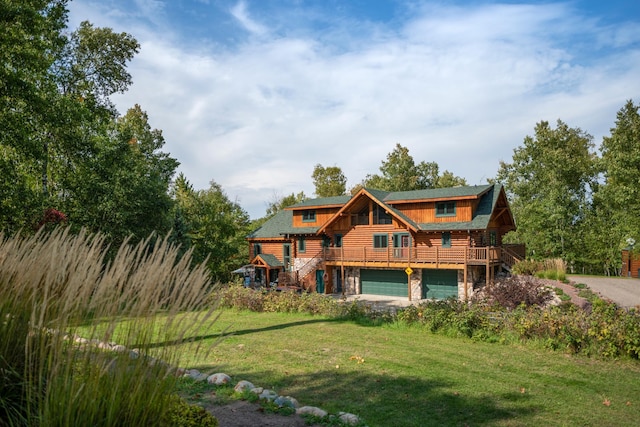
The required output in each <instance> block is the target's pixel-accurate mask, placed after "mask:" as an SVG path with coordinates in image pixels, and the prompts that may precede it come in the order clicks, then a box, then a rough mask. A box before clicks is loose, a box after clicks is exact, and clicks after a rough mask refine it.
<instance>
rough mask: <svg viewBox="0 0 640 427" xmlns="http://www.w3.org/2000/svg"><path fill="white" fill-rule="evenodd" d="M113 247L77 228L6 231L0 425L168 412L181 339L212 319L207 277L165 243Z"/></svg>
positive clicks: (155, 416)
mask: <svg viewBox="0 0 640 427" xmlns="http://www.w3.org/2000/svg"><path fill="white" fill-rule="evenodd" d="M106 253H107V245H106V242H105V239H104V237H102V236H100V235H90V234H88V233H85V232H81V233H79V234H78V235H71V234H70V233H69V232H68V229H58V230H56V231H54V232H52V233H50V234H47V233H38V234H36V235H34V236H13V237H7V236H0V425H24V426H38V425H43V426H44V425H46V426H76V425H91V426H115V425H162V424H163V421H164V420H166V419H167V418H166V414H167V409H168V408H169V407H170V405H169V403H170V401H171V396H170V392H171V390H172V388H173V381H174V379H175V369H174V368H175V367H177V366H180V362H181V360H180V355H181V352H182V351H184V349H181V350H178V347H177V346H176V345H174V344H180V343H184V342H187V341H189V336H190V334H189V333H190V331H194V330H196V329H197V328H200V327H202V326H203V324H205V323H208V322H211V321H213V320H214V317H213V316H212V314H213V312H214V308H215V305H212V304H211V298H208V294H209V293H210V291H211V289H210V288H211V281H210V277H209V275H208V273H207V270H206V268H205V267H204V266H195V267H191V258H190V254H189V253H187V254H186V255H185V256H182V257H180V256H179V252H178V248H176V247H173V246H171V245H170V244H169V243H168V240H167V239H157V240H151V239H148V240H146V241H143V242H140V243H139V244H137V245H130V244H128V243H127V242H125V243H124V244H123V245H122V246H121V247H120V248H119V249H118V251H117V253H116V255H115V256H114V257H113V258H112V259H111V260H107V259H106V258H105V256H106ZM205 305H208V307H206V306H205ZM187 312H189V315H184V313H187ZM192 345H193V346H194V347H195V348H194V349H193V350H192V351H196V352H197V351H202V350H203V349H199V348H198V343H197V342H194V343H192Z"/></svg>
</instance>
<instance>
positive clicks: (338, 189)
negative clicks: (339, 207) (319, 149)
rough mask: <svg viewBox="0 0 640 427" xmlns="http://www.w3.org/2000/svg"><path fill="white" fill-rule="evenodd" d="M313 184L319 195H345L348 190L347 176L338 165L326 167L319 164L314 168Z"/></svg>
mask: <svg viewBox="0 0 640 427" xmlns="http://www.w3.org/2000/svg"><path fill="white" fill-rule="evenodd" d="M311 178H313V185H315V187H316V192H315V193H316V196H317V197H333V196H343V195H344V194H345V192H346V190H347V178H346V177H345V176H344V174H343V173H342V169H340V168H339V167H337V166H329V167H326V168H325V167H324V166H322V165H321V164H317V165H316V166H315V167H314V168H313V174H311Z"/></svg>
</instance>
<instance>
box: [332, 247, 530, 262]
mask: <svg viewBox="0 0 640 427" xmlns="http://www.w3.org/2000/svg"><path fill="white" fill-rule="evenodd" d="M512 246H514V245H512ZM522 247H524V246H522ZM519 252H521V251H520V249H519V248H517V249H516V248H509V249H506V248H502V247H493V246H491V247H453V248H442V247H438V246H434V247H418V248H373V247H360V248H344V247H343V248H325V249H324V259H325V261H330V262H331V261H333V262H338V261H340V262H348V263H360V264H364V265H366V264H368V263H371V264H378V265H379V264H380V263H383V264H384V263H386V264H388V265H391V264H397V263H407V264H408V263H411V264H476V265H484V264H487V263H489V264H499V263H506V264H508V265H509V266H511V265H513V263H515V262H516V261H517V260H518V259H521V257H520V256H519Z"/></svg>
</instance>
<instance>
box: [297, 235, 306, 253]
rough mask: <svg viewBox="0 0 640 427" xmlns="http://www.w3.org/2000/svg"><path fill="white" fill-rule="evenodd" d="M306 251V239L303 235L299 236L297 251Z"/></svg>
mask: <svg viewBox="0 0 640 427" xmlns="http://www.w3.org/2000/svg"><path fill="white" fill-rule="evenodd" d="M306 251H307V241H306V240H305V239H304V237H300V238H299V239H298V252H306Z"/></svg>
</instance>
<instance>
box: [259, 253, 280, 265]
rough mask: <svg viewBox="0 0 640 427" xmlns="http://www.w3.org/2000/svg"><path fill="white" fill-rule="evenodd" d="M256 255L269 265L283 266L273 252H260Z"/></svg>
mask: <svg viewBox="0 0 640 427" xmlns="http://www.w3.org/2000/svg"><path fill="white" fill-rule="evenodd" d="M257 257H259V258H261V259H262V260H263V261H264V263H265V264H267V265H268V266H269V267H282V266H283V264H282V262H281V261H280V260H279V259H278V258H277V257H276V256H275V255H273V254H260V255H258V256H257Z"/></svg>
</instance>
